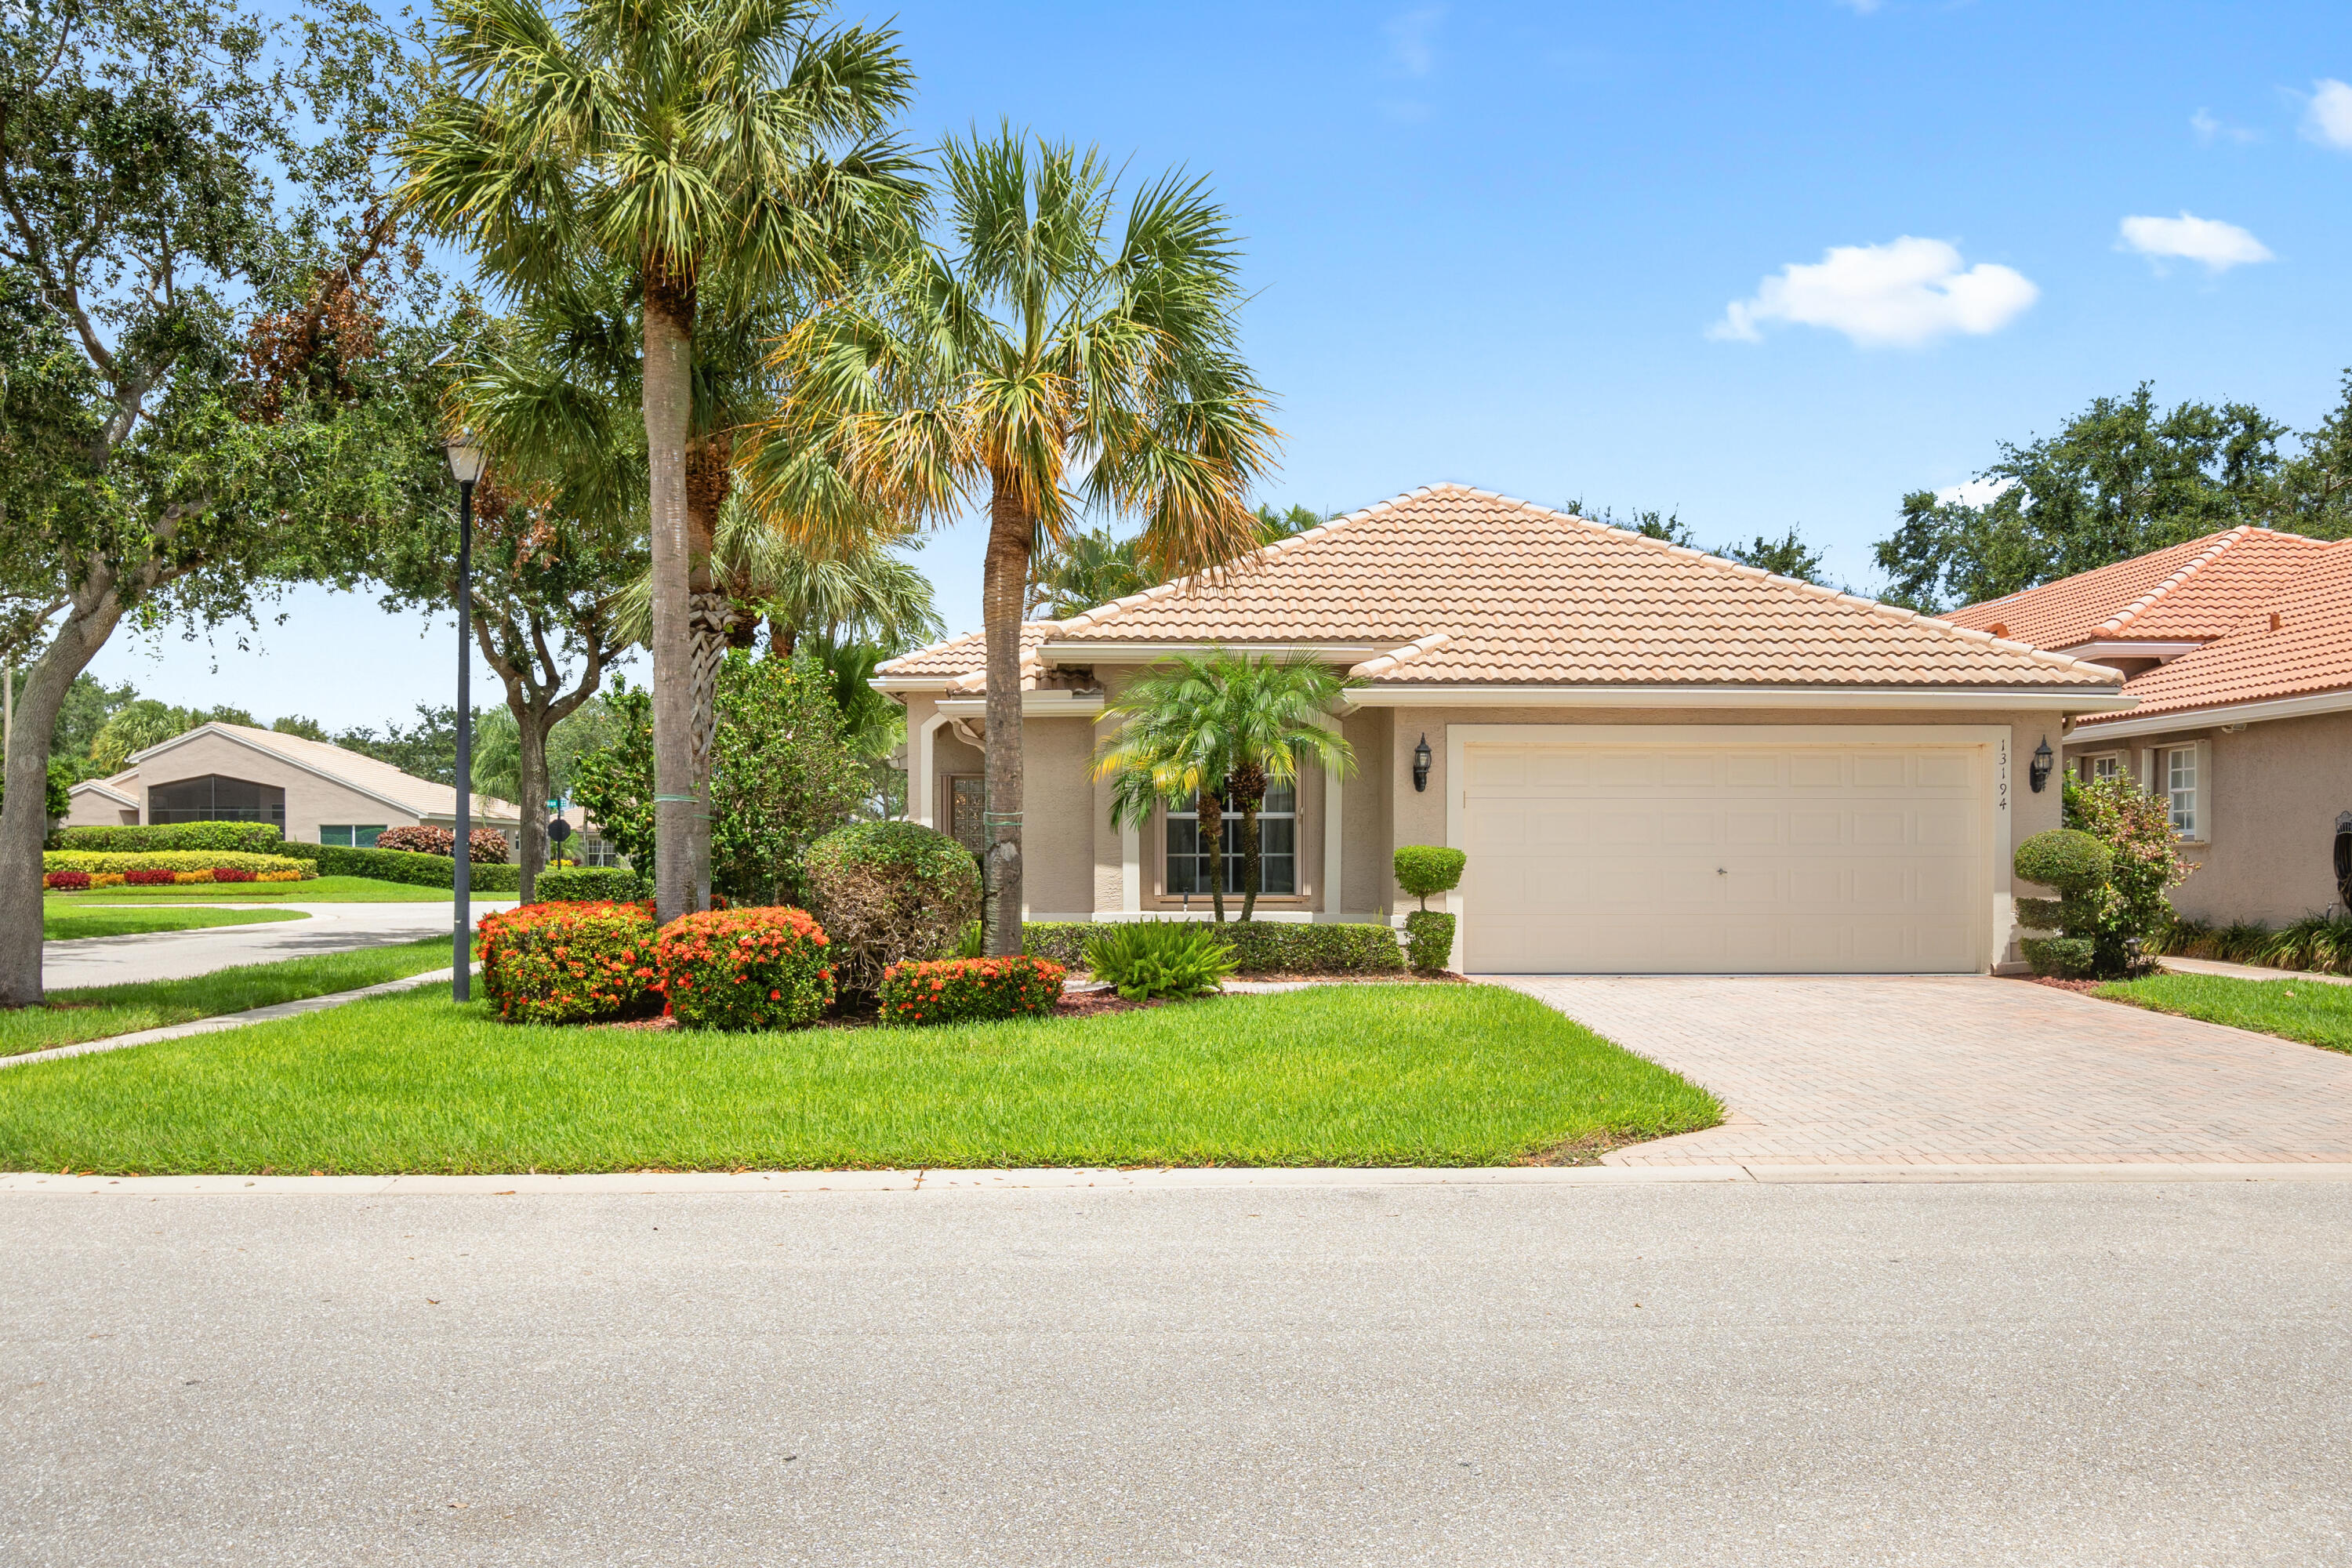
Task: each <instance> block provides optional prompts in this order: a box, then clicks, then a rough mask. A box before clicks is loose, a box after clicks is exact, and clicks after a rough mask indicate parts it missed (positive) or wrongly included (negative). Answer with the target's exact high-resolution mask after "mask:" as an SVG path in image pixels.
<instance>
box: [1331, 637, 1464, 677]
mask: <svg viewBox="0 0 2352 1568" xmlns="http://www.w3.org/2000/svg"><path fill="white" fill-rule="evenodd" d="M1453 640H1454V634H1453V633H1451V632H1425V633H1423V635H1422V636H1420V637H1415V638H1413V639H1412V641H1411V642H1409V643H1404V644H1402V645H1400V646H1398V647H1392V648H1391V649H1389V650H1388V652H1386V653H1383V654H1379V655H1376V656H1375V657H1373V658H1368V659H1366V660H1364V662H1363V663H1361V664H1360V665H1357V666H1356V667H1355V668H1352V669H1350V670H1349V671H1348V674H1349V677H1350V678H1351V679H1358V678H1360V679H1365V680H1369V679H1371V678H1372V677H1374V676H1376V675H1386V674H1388V673H1390V672H1391V670H1394V669H1396V668H1398V667H1399V666H1401V665H1406V664H1411V663H1412V661H1413V660H1414V659H1416V658H1420V657H1421V656H1422V655H1423V654H1425V653H1431V652H1433V651H1435V650H1436V649H1438V648H1441V647H1444V646H1445V645H1446V644H1447V643H1450V642H1452V641H1453Z"/></svg>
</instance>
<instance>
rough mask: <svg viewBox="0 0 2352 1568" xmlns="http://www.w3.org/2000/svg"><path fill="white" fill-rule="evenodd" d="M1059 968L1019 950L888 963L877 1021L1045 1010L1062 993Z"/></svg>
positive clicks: (965, 1019)
mask: <svg viewBox="0 0 2352 1568" xmlns="http://www.w3.org/2000/svg"><path fill="white" fill-rule="evenodd" d="M1064 973H1066V971H1065V970H1064V969H1063V967H1062V966H1061V965H1060V964H1058V963H1054V962H1052V961H1051V960H1049V959H1043V958H1032V957H1030V956H1028V955H1027V954H1025V953H1024V954H1021V955H1019V956H1017V957H1013V958H938V959H933V960H931V961H930V962H929V963H894V964H892V965H891V966H890V968H889V969H888V971H887V972H886V973H884V974H883V976H882V1021H883V1022H884V1023H885V1024H907V1025H912V1024H965V1023H973V1022H977V1021H982V1020H987V1019H992V1018H1019V1017H1024V1016H1029V1015H1032V1014H1039V1013H1050V1012H1052V1011H1053V1010H1054V1005H1055V1003H1056V1002H1059V1001H1060V1000H1061V998H1062V976H1063V975H1064Z"/></svg>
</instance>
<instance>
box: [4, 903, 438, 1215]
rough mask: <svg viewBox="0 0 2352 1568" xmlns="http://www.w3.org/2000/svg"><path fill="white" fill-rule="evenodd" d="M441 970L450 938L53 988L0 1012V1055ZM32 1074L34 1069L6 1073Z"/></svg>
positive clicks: (46, 1047) (156, 1027) (430, 938)
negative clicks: (39, 998) (186, 975)
mask: <svg viewBox="0 0 2352 1568" xmlns="http://www.w3.org/2000/svg"><path fill="white" fill-rule="evenodd" d="M447 967H449V939H448V938H447V937H446V936H436V937H428V938H426V939H425V940H424V941H422V942H401V943H399V944H397V945H396V946H392V947H370V948H362V949H361V950H360V951H358V952H326V953H319V954H316V955H314V956H312V957H310V958H288V959H281V960H279V961H278V963H244V964H239V965H237V966H236V968H234V969H216V970H215V971H213V972H212V973H210V974H199V975H197V976H196V977H195V978H194V979H193V980H147V981H140V982H136V983H134V984H129V985H86V986H81V987H79V988H71V989H67V990H62V991H52V992H50V993H49V994H48V998H47V1005H46V1006H40V1007H19V1008H16V1009H13V1010H0V1057H13V1056H20V1055H22V1054H23V1053H25V1052H26V1051H41V1050H47V1049H48V1047H51V1046H70V1045H74V1044H77V1043H79V1042H80V1041H82V1040H101V1039H104V1038H105V1037H107V1036H109V1035H128V1034H131V1032H133V1031H134V1030H138V1029H160V1028H162V1027H163V1026H164V1025H166V1024H184V1023H187V1022H188V1021H189V1020H190V1019H193V1018H209V1017H211V1016H214V1015H215V1014H216V1013H242V1012H244V1011H245V1010H246V1009H247V1008H248V1007H267V1006H269V1005H272V1004H273V1003H278V1002H292V1001H297V1000H299V998H301V997H304V996H325V995H329V994H332V993H334V992H337V991H356V990H358V989H359V988H360V987H361V986H362V985H373V984H378V983H379V982H382V981H385V980H397V979H399V978H401V977H402V976H403V975H406V974H423V973H426V972H427V971H429V970H435V969H446V968H447ZM38 1070H39V1068H38V1066H37V1065H36V1066H35V1067H32V1068H11V1069H10V1071H11V1072H33V1071H38ZM10 1168H12V1169H13V1168H14V1167H10Z"/></svg>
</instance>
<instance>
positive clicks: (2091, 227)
mask: <svg viewBox="0 0 2352 1568" xmlns="http://www.w3.org/2000/svg"><path fill="white" fill-rule="evenodd" d="M895 16H896V18H897V22H898V26H899V27H900V28H901V29H902V30H903V32H904V33H905V35H906V37H907V42H908V49H909V51H910V53H911V55H912V57H913V58H914V60H915V63H916V65H917V68H918V69H919V71H920V73H921V76H922V92H921V98H920V100H919V103H918V106H917V109H916V112H915V115H914V117H913V121H912V129H913V131H914V132H915V134H916V135H917V137H918V138H919V139H923V140H929V139H932V138H935V137H937V136H939V135H940V134H942V133H946V132H957V131H961V130H964V129H966V128H968V127H970V126H971V125H972V124H973V123H974V122H976V121H977V122H980V123H982V124H993V122H994V121H996V120H997V119H998V118H999V117H1000V116H1007V117H1010V118H1012V119H1013V121H1016V122H1025V123H1027V124H1029V125H1031V126H1033V127H1034V128H1035V129H1036V130H1038V131H1039V132H1043V133H1045V134H1047V135H1051V136H1055V137H1064V138H1069V139H1074V140H1079V141H1087V142H1097V143H1099V144H1100V145H1102V146H1103V147H1104V148H1105V149H1106V150H1108V151H1109V152H1111V153H1115V154H1118V155H1119V156H1124V157H1131V159H1132V166H1133V168H1134V169H1135V170H1136V171H1137V172H1138V173H1139V174H1141V173H1148V172H1153V171H1157V170H1159V169H1160V168H1163V167H1166V166H1169V165H1171V164H1179V163H1181V164H1184V165H1186V166H1188V167H1190V168H1192V169H1193V170H1195V171H1197V172H1200V173H1202V174H1207V175H1208V176H1210V178H1211V180H1212V182H1213V185H1214V187H1215V189H1216V190H1217V192H1218V193H1219V194H1220V195H1221V196H1222V197H1223V200H1224V201H1225V202H1226V203H1227V204H1228V205H1229V206H1230V208H1231V210H1232V212H1233V215H1234V225H1235V227H1236V228H1237V230H1238V231H1239V232H1240V233H1242V234H1243V235H1244V236H1246V237H1247V240H1246V250H1247V257H1248V261H1247V277H1248V281H1249V284H1250V287H1251V289H1253V292H1254V298H1253V300H1252V302H1251V303H1250V305H1249V308H1248V310H1247V313H1246V316H1245V346H1246V349H1247V352H1248V353H1249V354H1250V355H1251V357H1252V359H1253V361H1254V363H1255V364H1256V366H1257V367H1258V369H1259V372H1260V374H1261V375H1262V377H1263V378H1264V380H1265V383H1266V384H1267V385H1269V386H1270V387H1272V388H1273V389H1274V390H1275V392H1276V395H1277V396H1278V398H1279V404H1280V406H1279V412H1278V415H1277V420H1278V423H1279V424H1280V426H1282V428H1283V430H1284V432H1285V434H1286V445H1285V450H1284V467H1283V469H1282V472H1281V473H1280V474H1278V475H1277V476H1276V478H1275V479H1274V480H1273V482H1272V483H1271V484H1270V485H1269V486H1268V487H1267V489H1266V491H1265V499H1267V500H1274V501H1276V502H1277V503H1280V504H1288V503H1291V502H1298V503H1303V504H1305V505H1308V506H1312V507H1315V508H1317V509H1318V510H1321V509H1328V508H1343V507H1355V506H1360V505H1363V504H1366V503H1368V502H1370V501H1374V500H1380V499H1381V498H1383V497H1385V496H1389V495H1391V494H1394V493H1396V492H1398V491H1400V490H1403V489H1411V488H1412V487H1413V486H1415V485H1421V484H1428V483H1432V482H1433V481H1437V480H1444V479H1451V480H1457V481H1463V482H1469V483H1475V484H1478V485H1482V486H1486V487H1489V488H1492V489H1498V490H1501V491H1504V492H1505V493H1507V494H1511V495H1517V496H1521V497H1524V498H1527V499H1529V500H1538V501H1543V502H1546V503H1552V504H1557V503H1559V502H1563V501H1566V500H1571V499H1574V498H1577V497H1582V498H1584V499H1585V500H1588V501H1590V502H1591V503H1592V504H1594V505H1596V506H1598V505H1601V504H1608V505H1611V506H1613V507H1615V508H1616V509H1617V510H1619V511H1620V512H1622V511H1623V510H1627V509H1629V508H1631V507H1636V506H1658V507H1664V508H1674V509H1679V510H1680V512H1681V514H1682V516H1683V518H1684V520H1685V521H1686V522H1689V523H1690V524H1692V525H1693V526H1694V527H1695V528H1696V531H1697V533H1698V536H1699V538H1700V539H1701V540H1702V541H1703V542H1707V543H1709V544H1713V543H1717V542H1722V541H1724V540H1727V539H1730V538H1733V537H1735V536H1736V537H1741V538H1745V537H1748V536H1752V535H1753V534H1755V533H1758V532H1759V531H1766V532H1770V533H1773V534H1775V535H1777V534H1779V533H1780V531H1782V530H1784V529H1786V528H1788V527H1789V526H1790V525H1791V524H1795V525H1797V526H1799V527H1800V528H1801V530H1802V531H1804V532H1805V534H1806V535H1807V537H1808V538H1810V539H1811V540H1813V541H1814V542H1817V543H1819V544H1822V545H1824V546H1826V547H1827V549H1828V552H1829V559H1830V569H1831V571H1832V573H1833V574H1836V575H1838V576H1839V577H1842V578H1843V580H1845V581H1846V582H1847V583H1849V584H1852V585H1853V586H1854V587H1856V588H1858V589H1862V590H1864V591H1868V590H1869V589H1871V588H1873V587H1874V586H1875V585H1876V584H1877V582H1878V578H1877V574H1875V572H1874V569H1873V568H1872V566H1871V564H1870V551H1869V546H1870V543H1871V542H1872V541H1874V540H1875V539H1877V538H1879V537H1881V536H1883V535H1884V534H1885V533H1886V532H1887V531H1889V529H1890V527H1891V526H1892V523H1893V521H1894V518H1895V506H1896V502H1897V500H1899V498H1900V497H1901V496H1902V494H1903V493H1904V492H1905V491H1906V490H1909V489H1916V488H1920V487H1923V486H1926V487H1937V488H1940V487H1947V486H1950V485H1954V484H1958V483H1959V482H1961V481H1964V480H1966V479H1969V476H1970V475H1972V474H1973V473H1975V472H1976V471H1977V470H1978V469H1979V468H1982V467H1983V466H1984V465H1985V464H1987V463H1988V462H1990V460H1991V459H1992V458H1993V457H1994V455H1995V447H1996V443H1998V442H1999V441H2000V440H2002V439H2004V438H2007V439H2017V440H2022V439H2025V438H2028V437H2031V436H2032V435H2034V434H2035V433H2037V432H2046V431H2048V430H2050V429H2051V428H2053V426H2056V425H2057V424H2059V423H2060V422H2061V421H2063V419H2064V418H2065V417H2066V416H2067V415H2069V414H2070V413H2072V412H2073V411H2074V410H2075V409H2077V408H2079V407H2080V406H2081V405H2083V404H2084V403H2085V402H2087V401H2088V400H2089V399H2090V398H2091V397H2093V396H2095V395H2099V394H2101V393H2122V392H2127V391H2128V390H2129V389H2130V388H2131V387H2132V386H2133V385H2134V384H2137V382H2139V381H2141V380H2143V379H2145V380H2149V381H2152V382H2154V383H2155V384H2156V390H2157V394H2158V396H2159V398H2162V399H2165V400H2167V401H2171V400H2177V399H2180V398H2187V397H2198V398H2208V399H2216V400H2219V399H2245V400H2248V401H2252V402H2253V403H2256V404H2258V405H2261V406H2263V408H2265V409H2267V410H2268V411H2270V412H2271V413H2272V414H2273V415H2274V416H2278V417H2281V418H2284V419H2286V420H2288V421H2289V422H2290V423H2293V424H2294V425H2296V426H2306V425H2309V424H2311V423H2314V422H2315V421H2316V420H2317V419H2318V418H2319V417H2320V416H2322V415H2323V414H2324V413H2325V412H2326V409H2327V408H2328V407H2330V406H2331V405H2333V403H2334V402H2335V400H2336V387H2337V382H2338V378H2339V375H2340V373H2341V372H2342V370H2343V369H2344V368H2345V367H2346V366H2347V365H2352V332H2347V326H2346V321H2347V317H2346V310H2345V306H2344V300H2345V299H2346V297H2347V296H2346V284H2347V267H2346V263H2345V260H2344V258H2346V257H2347V255H2352V243H2348V242H2352V199H2347V198H2352V87H2347V86H2346V85H2345V83H2346V82H2347V81H2352V14H2347V12H2345V11H2344V10H2343V9H2342V7H2340V6H2323V5H2292V4H2277V5H2262V6H2259V7H2257V6H2250V5H2177V4H2165V3H2161V0H2141V3H2139V4H2133V5H2123V4H2096V5H2046V4H2027V3H2025V0H1979V3H1975V4H1940V3H1939V4H1907V3H1906V0H1879V3H1877V4H1874V5H1872V4H1856V3H1854V0H1843V3H1840V0H1790V3H1788V4H1779V5H1761V4H1759V5H1727V4H1680V3H1656V0H1653V3H1651V4H1646V5H1606V6H1603V5H1582V6H1578V5H1518V4H1471V3H1467V0H1459V3H1454V4H1446V5H1391V6H1350V5H1223V4H1200V3H1194V4H1185V5H1140V4H1130V5H1118V6H1104V5H1076V4H1073V5H982V4H976V3H973V0H962V3H947V0H914V3H910V4H908V5H903V6H900V7H899V8H898V9H897V10H896V12H895ZM2135 219H2137V220H2140V221H2138V222H2137V223H2133V222H2128V221H2127V220H2135ZM2191 219H2193V220H2195V221H2189V220H2191ZM979 534H980V531H979V529H978V527H976V526H972V525H962V526H959V527H956V528H953V529H950V530H949V531H946V532H945V533H943V534H942V535H940V537H939V538H937V539H936V540H935V541H934V542H932V544H931V545H930V546H929V548H928V549H927V550H926V551H925V552H923V554H922V556H921V557H920V558H919V559H920V561H921V563H922V564H923V565H924V567H925V568H926V570H928V571H929V573H930V574H931V575H932V577H933V579H934V581H935V583H936V584H937V585H938V587H939V589H940V604H941V609H942V612H943V613H944V614H945V616H947V618H948V620H949V622H950V625H951V626H954V627H956V628H958V629H965V628H969V627H971V626H976V625H977V624H978V618H979V597H980V595H979V555H980V544H981V541H980V537H979ZM285 607H286V608H288V609H289V611H290V612H291V614H290V618H289V622H288V623H287V624H286V625H285V626H266V627H265V628H264V630H263V632H262V634H261V636H260V638H259V639H258V640H259V643H260V647H261V651H260V652H259V653H257V654H253V655H245V654H238V653H236V652H235V651H234V650H233V649H232V648H230V647H228V645H227V642H226V639H223V642H222V646H221V650H220V654H219V658H218V666H219V668H218V672H217V673H213V672H211V670H210V669H209V668H208V661H206V660H205V659H202V658H194V659H192V658H189V657H188V655H189V653H190V652H191V651H193V650H190V649H188V648H186V647H184V645H181V644H179V643H178V642H177V640H176V638H167V639H166V641H165V642H164V643H163V645H162V646H163V648H164V650H165V651H166V654H167V656H168V657H167V658H164V659H163V660H160V661H159V660H156V659H154V658H146V657H141V656H140V655H138V654H136V653H134V652H133V651H132V650H133V648H134V647H136V646H138V645H135V644H133V643H132V642H131V639H129V638H127V637H118V639H117V644H116V646H115V647H110V649H109V650H108V651H107V652H106V653H105V654H103V655H101V656H100V660H99V662H98V664H97V665H96V666H95V667H94V672H95V673H98V674H100V676H101V677H102V678H104V679H125V678H128V679H133V680H135V681H137V682H138V683H139V685H140V686H141V687H142V689H147V690H150V691H152V693H153V694H156V695H161V696H164V697H167V698H169V699H170V700H175V701H184V702H198V701H202V702H212V701H235V702H237V703H239V704H241V705H243V706H245V707H247V708H250V709H252V710H255V711H256V712H257V713H258V714H259V715H260V716H261V717H263V718H264V719H265V720H267V719H268V718H271V717H274V716H276V715H277V714H278V713H280V712H288V711H302V712H308V713H310V714H312V715H313V716H315V717H318V718H320V719H321V720H323V721H327V722H330V723H334V724H342V723H355V722H371V721H381V720H383V718H385V717H387V716H393V715H397V714H402V713H404V712H406V711H407V710H409V708H410V707H411V706H412V705H413V704H414V703H415V702H416V701H418V700H425V699H428V698H437V699H440V700H446V697H444V696H443V695H442V694H443V693H445V692H446V690H447V689H448V685H449V681H448V668H449V667H450V666H451V665H452V664H453V661H454V648H451V647H449V645H448V640H447V639H448V637H449V633H448V632H447V631H446V629H443V630H441V631H439V632H438V633H436V635H435V637H433V639H432V640H431V641H429V642H420V640H419V637H418V633H419V632H420V631H421V630H423V629H424V628H423V623H421V622H419V621H416V620H414V619H409V620H402V621H394V620H393V619H392V618H390V617H386V616H382V615H380V614H379V613H378V612H377V611H376V610H375V609H374V607H373V604H372V603H371V602H369V601H367V600H366V599H364V598H359V599H352V598H348V597H339V596H335V595H327V594H325V593H323V592H321V591H317V590H308V591H304V592H301V593H299V594H297V595H293V596H291V597H290V598H289V600H288V601H287V605H286V606H285ZM481 679H483V678H482V677H480V676H478V677H477V680H478V682H479V681H480V680H481ZM478 690H482V691H483V693H484V696H483V700H496V698H495V696H494V695H493V694H492V691H491V690H489V689H484V688H482V687H481V686H480V685H479V684H478Z"/></svg>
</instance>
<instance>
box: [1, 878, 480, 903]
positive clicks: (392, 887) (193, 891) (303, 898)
mask: <svg viewBox="0 0 2352 1568" xmlns="http://www.w3.org/2000/svg"><path fill="white" fill-rule="evenodd" d="M476 896H477V897H478V898H485V899H511V898H513V897H514V895H513V894H512V893H481V894H478V895H476ZM453 897H455V895H454V894H452V893H451V892H450V891H449V889H446V888H420V887H416V886H415V885H413V884H411V883H407V882H384V881H379V880H377V879H375V878H373V877H313V878H311V879H310V880H309V881H307V882H194V883H190V884H188V885H187V886H185V887H171V888H103V889H100V890H98V891H97V892H95V893H68V894H63V895H52V896H51V897H50V898H49V899H48V900H46V902H47V903H49V904H52V905H54V904H56V903H58V902H59V901H61V900H75V901H79V900H90V901H91V902H104V903H109V904H128V903H139V904H173V903H181V904H185V903H197V904H219V903H232V902H234V903H256V904H267V903H284V902H287V901H289V900H290V901H292V902H294V903H298V904H446V903H447V902H448V901H449V900H450V899H451V898H453Z"/></svg>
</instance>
